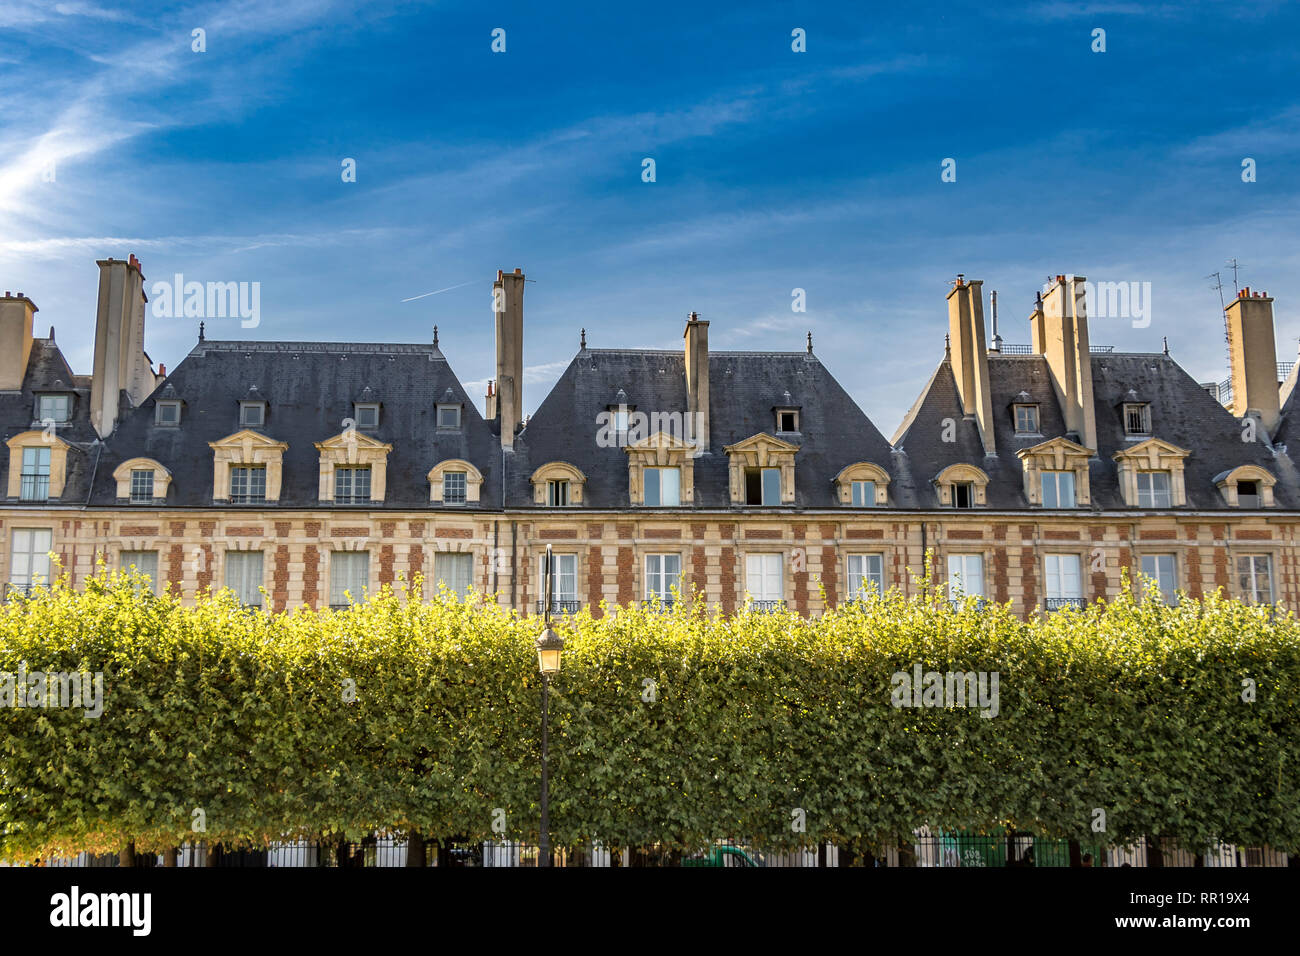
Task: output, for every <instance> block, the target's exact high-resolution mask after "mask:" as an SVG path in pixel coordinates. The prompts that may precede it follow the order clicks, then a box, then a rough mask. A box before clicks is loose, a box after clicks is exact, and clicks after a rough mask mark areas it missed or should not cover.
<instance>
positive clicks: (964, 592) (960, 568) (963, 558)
mask: <svg viewBox="0 0 1300 956" xmlns="http://www.w3.org/2000/svg"><path fill="white" fill-rule="evenodd" d="M948 594H949V597H951V598H952V599H953V600H959V599H961V598H962V597H966V596H971V597H983V596H984V556H983V555H979V554H950V555H948Z"/></svg>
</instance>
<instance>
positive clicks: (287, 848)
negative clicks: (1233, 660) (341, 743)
mask: <svg viewBox="0 0 1300 956" xmlns="http://www.w3.org/2000/svg"><path fill="white" fill-rule="evenodd" d="M552 854H553V855H552V865H554V866H557V867H738V868H742V869H744V868H764V867H770V868H803V867H841V866H845V867H850V866H852V867H862V866H866V867H884V868H897V867H956V868H966V869H969V868H981V867H984V868H986V867H1097V868H1104V867H1283V866H1300V857H1295V856H1292V857H1288V856H1287V854H1285V853H1283V852H1282V851H1280V850H1275V849H1272V848H1270V847H1237V846H1231V845H1227V844H1220V845H1218V846H1214V847H1206V848H1203V849H1201V850H1199V851H1192V850H1188V849H1183V848H1180V847H1179V846H1178V845H1177V844H1176V842H1175V841H1172V840H1169V839H1160V840H1152V839H1147V840H1140V841H1138V842H1137V843H1135V844H1133V845H1130V846H1106V845H1104V844H1100V843H1098V844H1087V843H1071V842H1070V841H1067V840H1061V839H1047V838H1043V837H1036V836H1033V835H1032V834H1026V833H1010V834H992V835H990V834H969V833H964V832H961V831H943V830H932V829H930V828H923V829H922V830H920V831H918V832H916V833H915V834H913V835H912V838H911V840H910V841H908V842H905V843H899V844H895V845H891V846H886V847H883V848H877V849H876V850H875V851H874V852H861V851H857V850H853V849H850V848H848V847H838V846H835V845H833V844H830V843H826V844H812V845H809V846H806V847H802V848H796V849H792V850H791V849H781V850H765V849H762V848H761V847H759V846H756V845H755V844H754V842H752V841H747V840H718V841H715V842H714V843H712V844H710V845H708V846H704V847H700V848H699V849H698V850H696V851H695V852H681V851H679V850H667V849H664V848H662V847H659V846H648V847H606V846H602V845H600V844H594V845H588V846H584V847H559V848H555V849H554V850H553V851H552ZM539 862H540V850H539V849H538V847H537V846H536V845H535V844H530V843H521V842H516V841H510V840H502V841H483V842H472V843H471V842H466V841H463V840H443V841H439V840H422V841H418V842H417V843H416V844H415V846H414V848H412V846H411V844H410V843H409V842H408V841H407V840H404V839H398V838H395V837H374V838H371V839H367V840H362V841H361V842H359V843H330V842H318V841H302V842H287V843H275V844H271V845H270V846H268V847H266V848H265V849H258V850H252V849H223V848H221V847H219V846H216V847H208V846H206V845H205V844H202V843H197V844H187V845H185V846H182V847H178V848H177V849H176V850H175V851H174V855H173V856H172V858H171V859H168V857H167V856H165V855H163V854H131V853H124V854H117V853H108V854H98V855H92V854H87V853H82V854H79V855H77V856H76V857H68V858H50V859H45V860H39V861H16V860H13V861H9V862H8V863H3V864H0V865H6V866H28V865H30V866H45V867H73V868H98V867H122V866H130V867H142V868H145V867H162V866H176V867H227V868H265V867H275V868H321V867H326V868H343V869H349V868H391V867H407V866H430V867H535V866H537V865H538V864H539Z"/></svg>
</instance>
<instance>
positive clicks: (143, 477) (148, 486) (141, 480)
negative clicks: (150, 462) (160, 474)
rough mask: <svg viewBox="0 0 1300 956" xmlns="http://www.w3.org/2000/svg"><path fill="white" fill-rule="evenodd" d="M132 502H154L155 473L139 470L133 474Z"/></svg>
mask: <svg viewBox="0 0 1300 956" xmlns="http://www.w3.org/2000/svg"><path fill="white" fill-rule="evenodd" d="M131 500H132V501H135V502H149V501H152V500H153V472H152V471H150V470H148V469H138V470H135V471H132V472H131Z"/></svg>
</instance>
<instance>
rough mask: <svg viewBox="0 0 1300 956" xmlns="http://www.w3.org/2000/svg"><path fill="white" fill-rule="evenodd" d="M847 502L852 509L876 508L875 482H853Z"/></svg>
mask: <svg viewBox="0 0 1300 956" xmlns="http://www.w3.org/2000/svg"><path fill="white" fill-rule="evenodd" d="M849 501H850V502H852V504H853V507H854V508H874V507H875V506H876V483H875V481H874V480H872V479H870V478H867V479H856V480H854V482H853V487H852V490H851V492H850V496H849Z"/></svg>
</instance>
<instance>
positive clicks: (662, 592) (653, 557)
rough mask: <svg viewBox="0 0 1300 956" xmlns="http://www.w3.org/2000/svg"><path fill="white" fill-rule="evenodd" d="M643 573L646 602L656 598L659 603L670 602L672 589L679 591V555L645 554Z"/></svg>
mask: <svg viewBox="0 0 1300 956" xmlns="http://www.w3.org/2000/svg"><path fill="white" fill-rule="evenodd" d="M645 571H646V573H645V581H646V587H645V590H646V599H647V600H651V599H653V598H654V597H655V596H658V597H659V599H660V600H661V601H669V600H672V597H673V588H674V587H676V588H677V589H678V590H681V574H682V556H681V555H680V554H647V555H646V559H645Z"/></svg>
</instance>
